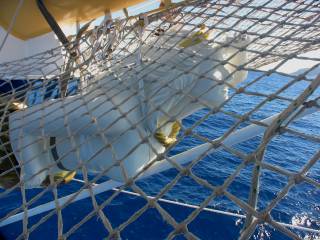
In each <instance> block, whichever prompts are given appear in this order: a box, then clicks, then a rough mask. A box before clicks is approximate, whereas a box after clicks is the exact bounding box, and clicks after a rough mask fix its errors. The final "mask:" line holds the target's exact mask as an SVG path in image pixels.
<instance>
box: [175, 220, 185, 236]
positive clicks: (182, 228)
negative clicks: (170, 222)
mask: <svg viewBox="0 0 320 240" xmlns="http://www.w3.org/2000/svg"><path fill="white" fill-rule="evenodd" d="M174 232H175V234H177V235H180V234H184V233H186V232H188V228H187V225H186V224H185V223H183V222H182V223H179V224H178V225H177V226H176V227H175V231H174Z"/></svg>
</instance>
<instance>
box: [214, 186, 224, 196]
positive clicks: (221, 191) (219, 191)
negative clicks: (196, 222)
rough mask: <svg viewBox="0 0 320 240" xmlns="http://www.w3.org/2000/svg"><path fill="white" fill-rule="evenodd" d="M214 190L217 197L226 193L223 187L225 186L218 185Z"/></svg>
mask: <svg viewBox="0 0 320 240" xmlns="http://www.w3.org/2000/svg"><path fill="white" fill-rule="evenodd" d="M214 191H215V194H216V196H217V197H218V196H221V195H223V194H224V188H223V186H218V187H216V189H215V190H214Z"/></svg>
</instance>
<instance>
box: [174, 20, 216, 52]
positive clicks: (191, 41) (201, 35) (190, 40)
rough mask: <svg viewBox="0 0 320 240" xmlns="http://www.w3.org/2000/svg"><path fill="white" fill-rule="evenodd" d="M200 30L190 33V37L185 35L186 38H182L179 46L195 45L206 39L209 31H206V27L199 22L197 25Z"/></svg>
mask: <svg viewBox="0 0 320 240" xmlns="http://www.w3.org/2000/svg"><path fill="white" fill-rule="evenodd" d="M199 28H200V30H199V31H198V32H196V33H194V34H192V35H191V36H190V37H187V38H186V39H184V40H182V41H181V42H180V44H179V47H181V48H187V47H191V46H194V45H197V44H199V43H201V42H203V41H204V40H208V39H209V36H210V33H209V31H207V28H206V27H205V25H204V24H201V25H200V26H199Z"/></svg>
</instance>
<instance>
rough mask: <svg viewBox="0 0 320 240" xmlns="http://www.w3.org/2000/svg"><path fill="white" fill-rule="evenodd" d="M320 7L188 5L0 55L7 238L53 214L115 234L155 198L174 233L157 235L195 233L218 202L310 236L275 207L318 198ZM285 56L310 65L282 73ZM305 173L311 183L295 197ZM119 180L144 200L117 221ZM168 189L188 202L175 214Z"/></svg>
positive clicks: (249, 225)
mask: <svg viewBox="0 0 320 240" xmlns="http://www.w3.org/2000/svg"><path fill="white" fill-rule="evenodd" d="M319 10H320V6H319V3H317V1H270V0H268V1H254V0H250V1H187V2H185V3H181V4H178V5H177V6H173V7H172V8H170V9H167V10H165V11H162V12H159V13H154V14H152V15H149V16H148V15H146V14H145V15H141V16H139V17H131V18H128V19H124V20H115V21H112V22H111V21H104V22H102V23H101V25H100V26H98V27H96V28H94V29H93V30H90V31H86V32H84V33H83V35H82V36H81V37H80V38H79V39H74V41H73V42H72V43H71V45H70V46H64V47H63V46H62V47H58V48H55V49H52V50H50V51H47V52H44V53H40V54H37V55H34V56H31V57H28V58H26V59H19V60H17V61H13V62H8V63H4V64H1V65H0V79H1V86H5V87H6V88H4V87H3V88H1V89H4V90H3V93H2V94H1V96H0V97H1V98H0V99H1V111H2V117H1V165H0V167H1V174H0V176H1V177H0V178H1V185H2V187H4V188H5V189H3V190H2V191H1V193H0V196H1V198H2V201H6V199H11V198H17V199H19V200H18V201H19V203H12V205H10V207H8V209H6V210H4V211H5V213H4V214H3V215H2V218H1V220H0V221H1V222H2V225H1V226H4V225H6V224H9V223H12V222H15V221H17V220H14V219H19V220H22V223H23V224H22V225H23V227H22V229H21V232H19V233H17V235H15V236H14V237H15V238H18V239H22V238H28V237H29V236H30V237H32V234H33V233H34V232H35V231H36V230H37V228H39V227H41V225H42V224H45V223H46V222H49V221H50V219H51V218H52V216H56V222H55V223H56V225H57V231H56V234H57V235H56V236H57V238H59V239H65V238H69V237H72V235H74V234H76V233H77V231H79V229H81V228H82V227H83V226H85V225H86V223H87V222H88V221H90V220H91V219H92V218H94V217H95V216H97V217H98V218H99V222H100V223H101V224H102V225H103V227H104V229H105V230H106V233H105V235H106V236H107V238H109V239H117V238H120V237H121V236H122V235H123V233H124V232H126V230H127V229H128V228H130V225H132V224H134V222H136V221H139V218H140V219H141V218H143V217H144V215H145V214H146V213H147V212H149V211H151V209H152V210H155V211H156V215H157V216H159V218H160V219H162V221H163V222H165V223H166V226H167V228H168V229H169V230H168V231H167V232H165V233H164V235H163V238H168V239H173V238H175V237H177V236H179V235H181V236H184V237H185V238H187V239H198V238H202V236H203V235H201V231H199V230H198V229H197V228H195V227H194V225H193V224H194V222H196V221H198V220H199V216H200V215H201V214H202V213H203V212H205V211H210V209H211V210H212V209H213V207H212V206H213V205H215V204H216V203H217V204H219V203H220V200H221V199H225V200H224V201H225V202H228V204H229V205H227V206H226V207H225V208H222V210H224V212H227V213H229V214H233V213H235V211H237V210H239V211H241V213H242V214H243V215H244V216H245V220H244V221H243V222H242V224H241V228H240V227H239V228H237V232H238V233H239V238H240V239H247V238H250V237H251V236H252V235H253V234H257V232H259V229H260V227H261V226H264V225H267V226H269V227H271V228H272V229H274V230H273V231H275V233H274V234H277V233H278V234H280V233H281V234H284V235H287V236H288V237H291V238H293V239H299V238H303V237H314V238H316V237H317V236H319V223H317V222H316V220H313V222H312V227H310V228H307V227H308V226H307V227H306V226H304V225H303V224H301V225H303V226H300V225H299V223H298V224H296V225H295V226H293V227H296V228H293V227H292V224H291V222H290V221H291V220H292V219H297V218H299V216H300V215H299V213H292V212H290V213H288V214H289V215H290V214H291V215H290V216H286V217H285V218H286V222H285V223H287V224H289V225H284V224H283V222H282V219H281V217H278V212H279V208H281V207H282V206H286V204H289V203H286V197H287V198H289V197H290V199H292V198H294V197H293V196H299V197H300V198H301V200H299V201H300V202H299V211H307V210H309V209H310V208H315V207H314V206H316V200H315V199H316V192H317V191H319V187H320V185H319V180H318V179H317V173H318V172H319V170H318V169H319V161H318V160H319V157H320V152H319V142H320V136H319V125H317V124H316V123H314V122H313V121H316V119H317V118H318V117H319V114H318V113H316V112H317V111H318V110H319V104H320V100H319V97H320V92H319V88H318V86H319V84H320V77H319V75H317V74H316V72H317V69H319V65H320V59H319V57H318V56H317V55H316V54H308V53H309V52H310V51H315V50H318V49H319V48H320V39H319V32H320V29H319V28H320V21H319V17H320V15H319ZM74 38H76V37H74ZM70 49H72V50H75V51H76V53H77V54H76V55H75V56H71V55H72V54H70V52H71V51H70ZM292 59H295V60H297V59H298V60H304V61H306V62H308V61H313V62H314V64H313V66H312V67H311V68H308V69H306V70H305V71H301V72H298V73H292V74H289V73H283V72H281V71H280V69H281V67H282V66H283V65H285V64H288V62H290V61H292ZM269 64H271V65H269ZM266 66H268V67H266ZM17 80H21V81H22V84H21V86H19V87H16V86H15V85H14V84H16V83H17V82H16V81H17ZM63 85H64V86H67V90H66V96H62V94H61V92H62V88H63ZM310 113H312V114H311V115H308V114H310ZM275 114H276V115H275ZM307 115H308V116H307ZM304 116H306V117H305V118H302V117H304ZM215 123H216V124H215ZM302 123H304V124H308V125H310V126H312V127H313V128H312V130H310V131H308V130H307V129H304V128H303V127H301V124H302ZM219 124H220V125H221V126H219ZM299 141H300V142H301V143H302V142H303V143H305V144H307V146H308V148H307V149H304V148H302V147H301V146H299ZM291 145H292V147H291ZM186 146H187V147H186ZM282 146H289V149H290V150H291V151H290V153H287V152H285V151H286V150H285V148H284V147H282ZM301 152H303V154H301ZM288 154H290V155H292V156H293V157H292V158H294V159H297V161H293V160H292V158H288V157H286V156H287V155H288ZM213 162H216V165H214V164H213ZM219 164H220V165H219ZM226 165H229V166H226ZM293 165H294V166H293ZM214 166H215V167H214ZM218 166H219V167H220V168H225V171H221V170H220V169H219V167H218ZM168 169H171V170H170V172H169V173H168V171H165V170H168ZM160 172H161V174H158V175H157V176H153V175H154V174H156V173H160ZM155 177H159V178H163V180H158V182H157V181H155V180H154V179H155ZM74 178H76V179H74ZM79 178H81V180H79ZM150 179H151V180H150ZM277 179H281V181H280V180H279V182H277V183H275V182H274V181H277ZM148 181H149V182H148ZM150 184H154V187H153V188H150V187H149V188H148V185H150ZM241 184H242V185H241ZM239 185H240V186H242V187H241V191H236V190H237V186H239ZM270 185H271V186H273V185H275V186H274V188H272V187H270ZM301 185H303V186H304V185H307V187H306V189H310V191H311V192H312V191H313V192H315V193H314V194H310V195H308V198H307V199H306V198H305V197H304V196H305V195H304V191H305V190H304V189H303V187H301ZM103 187H104V188H105V189H104V190H99V189H102V188H103ZM34 188H37V189H36V190H34ZM187 188H190V189H192V190H193V191H195V192H196V191H200V192H201V193H202V194H201V196H199V195H196V197H195V199H194V198H193V197H191V196H188V194H187V193H188V192H187V191H186V189H187ZM106 190H109V192H108V193H107V194H102V195H101V196H102V197H100V196H97V194H99V193H101V192H104V191H106ZM128 190H129V191H130V194H135V196H137V197H139V198H141V199H142V200H143V201H144V202H143V203H144V204H142V205H141V207H139V208H137V209H135V211H134V212H133V213H132V215H130V216H127V217H126V219H123V220H122V221H120V222H119V221H115V220H113V217H112V216H110V215H109V214H108V212H107V209H108V208H109V207H110V205H112V204H113V203H115V202H117V199H118V198H119V197H120V196H121V194H123V193H124V192H126V191H128ZM179 191H181V192H179ZM184 191H185V192H184ZM272 191H275V192H273V193H272V194H269V195H267V193H270V192H272ZM71 192H73V193H74V194H73V195H70V196H67V193H71ZM186 192H187V193H186ZM293 192H294V195H290V194H292V193H293ZM51 193H52V194H51ZM48 195H50V196H49V197H48ZM61 196H65V198H64V199H61ZM82 196H83V197H82ZM84 196H87V197H89V200H88V201H89V204H90V206H91V207H92V209H91V211H89V212H88V213H86V214H85V215H84V216H82V218H81V219H79V220H78V221H75V222H71V223H70V219H68V213H67V211H66V212H65V209H68V208H70V207H72V206H73V205H75V204H80V202H77V201H78V200H80V199H82V198H84ZM301 196H302V197H301ZM43 198H44V199H47V200H48V199H49V201H50V200H52V202H50V203H49V204H48V205H45V204H44V203H43ZM179 198H182V199H181V201H173V200H174V199H179ZM262 198H263V199H262ZM219 199H220V200H219ZM163 201H169V202H170V201H172V202H173V203H172V204H185V203H184V202H187V203H189V205H188V207H190V206H192V208H191V209H192V211H189V212H188V213H189V214H187V215H186V216H185V217H184V218H183V219H182V220H181V219H179V217H177V216H176V215H175V213H174V211H172V210H170V209H169V208H167V207H166V206H165V205H164V203H163ZM73 202H74V203H73ZM40 203H41V204H40ZM49 205H50V206H49ZM35 206H38V207H35ZM301 206H304V207H301ZM186 207H187V206H186ZM228 208H230V209H228ZM34 209H36V210H34ZM316 211H317V210H314V211H313V212H312V217H314V218H315V219H317V216H318V215H317V214H318V213H317V212H316ZM38 213H42V215H41V217H40V218H38V219H37V221H34V220H33V218H34V217H33V215H36V214H38ZM243 215H241V216H243ZM215 217H218V216H215ZM238 217H239V216H238ZM65 222H67V224H66V223H65ZM290 224H291V225H290ZM65 225H68V227H67V228H66V227H65ZM9 226H10V225H9ZM299 227H300V228H299ZM217 231H218V230H217ZM125 234H128V233H125ZM126 236H128V235H126Z"/></svg>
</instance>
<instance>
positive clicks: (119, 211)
mask: <svg viewBox="0 0 320 240" xmlns="http://www.w3.org/2000/svg"><path fill="white" fill-rule="evenodd" d="M259 76H261V73H259V72H250V73H249V76H248V79H247V80H246V82H245V83H244V84H247V83H248V82H252V81H253V80H254V79H256V78H257V77H259ZM290 80H291V78H289V77H284V76H283V75H280V74H272V75H270V76H266V77H262V79H261V80H260V81H258V82H257V83H254V84H252V85H251V86H250V87H249V88H248V89H247V90H248V91H251V92H258V93H261V94H260V96H253V95H250V96H249V95H245V94H240V95H237V96H235V97H234V98H233V99H232V100H231V101H230V102H229V103H228V104H227V105H226V106H224V108H223V109H224V110H225V111H228V112H233V113H238V114H243V113H246V112H248V111H250V110H252V109H253V108H254V107H255V106H256V105H257V104H258V103H260V102H261V101H263V100H264V99H265V97H264V96H263V94H271V93H274V92H275V91H276V90H278V89H280V88H281V87H283V86H284V85H285V84H287V83H288V82H289V81H290ZM309 83H310V82H308V81H299V82H297V83H296V84H294V85H293V86H291V87H289V88H288V89H286V90H285V91H283V92H282V93H281V94H280V95H281V96H284V97H287V98H295V97H297V96H298V95H299V94H300V93H301V91H302V90H303V89H304V88H305V87H306V86H307V85H308V84H309ZM37 94H38V93H37ZM39 94H40V93H39ZM231 94H232V92H230V95H231ZM40 95H41V94H40ZM319 96H320V89H318V90H317V91H316V92H315V93H314V94H313V95H312V96H311V98H310V99H314V98H316V97H319ZM29 97H30V99H31V100H30V101H33V103H34V104H35V103H36V100H35V99H39V97H36V96H29ZM32 97H33V100H32ZM286 106H288V102H287V101H285V100H273V101H271V102H268V103H267V104H265V105H263V106H262V108H261V109H259V110H258V111H256V112H254V113H253V114H252V115H251V119H255V120H261V119H264V118H266V117H269V116H271V115H273V114H276V113H278V112H280V111H281V110H283V109H285V108H286ZM207 112H208V110H207V109H203V110H201V111H199V112H197V113H195V114H193V115H192V116H189V117H188V118H186V119H184V120H183V125H184V126H185V127H189V126H191V125H192V124H194V123H195V122H196V121H197V120H199V119H200V118H201V117H202V116H204V115H205V114H206V113H207ZM235 121H236V120H235V119H234V118H232V117H231V116H229V115H226V114H223V113H217V114H214V115H211V116H210V117H209V118H208V119H207V120H206V121H205V122H204V123H202V124H200V125H199V126H198V127H197V128H195V130H194V131H195V132H196V133H197V134H199V135H201V136H203V137H206V138H209V139H215V138H217V137H219V136H221V135H222V134H223V133H225V132H226V131H227V130H228V129H229V128H230V127H231V126H232V125H233V124H234V123H235ZM246 125H248V123H244V124H242V125H241V126H240V127H244V126H246ZM290 128H292V129H295V130H298V131H301V132H303V133H307V134H310V135H314V136H317V137H319V136H320V112H317V113H313V114H311V115H308V116H306V117H304V118H302V119H300V120H297V121H295V122H294V123H292V124H291V125H290ZM260 140H261V136H257V137H255V138H253V139H251V140H248V141H246V142H243V143H241V144H238V145H236V146H235V147H236V149H238V150H239V151H242V152H243V153H250V152H253V151H254V150H255V149H256V147H257V146H258V145H259V143H260ZM201 143H202V142H201V141H199V140H197V139H195V138H192V137H188V138H185V139H184V140H183V141H182V142H181V143H180V144H179V145H178V146H176V147H175V149H173V150H172V151H171V152H170V155H175V154H177V153H180V152H183V151H185V150H188V149H190V148H192V147H194V146H197V145H199V144H201ZM319 149H320V143H319V142H312V141H309V140H306V139H304V138H302V137H297V136H295V135H292V134H288V133H284V134H282V135H280V136H277V137H275V138H273V140H272V141H271V142H270V144H269V145H268V147H267V152H266V154H265V159H264V161H265V162H268V163H271V164H274V165H276V166H279V167H282V168H284V169H286V170H289V171H293V172H296V171H298V170H299V169H301V167H302V166H303V165H304V164H305V163H306V162H307V161H308V160H309V159H310V158H311V157H312V156H313V155H314V154H315V153H316V152H317V151H319ZM239 164H240V159H238V158H237V157H235V156H234V155H232V154H230V153H228V152H227V151H225V150H220V151H217V152H215V153H212V154H210V155H208V156H206V157H205V158H204V159H202V160H201V161H200V162H198V163H197V164H196V165H195V166H194V167H193V173H194V174H195V175H197V176H198V177H201V178H203V179H205V180H206V181H208V182H209V183H211V184H213V185H219V184H222V183H223V181H224V180H225V179H226V178H227V177H228V176H229V175H230V174H232V173H233V172H234V170H235V168H236V167H237V166H238V165H239ZM251 171H252V167H250V166H249V167H247V168H245V169H244V170H242V171H241V173H240V175H239V176H238V177H237V178H236V179H235V181H234V182H233V183H232V184H231V185H230V187H229V188H228V191H229V192H231V193H232V194H234V195H235V196H237V197H238V198H240V199H242V200H243V201H246V200H247V199H248V193H249V187H250V181H251V180H250V179H251ZM176 174H177V170H174V169H171V170H168V171H165V172H163V173H160V174H157V175H154V176H152V177H149V178H147V179H145V180H143V181H138V182H137V185H138V186H139V187H140V188H141V189H142V190H143V191H144V192H145V193H146V194H148V195H150V196H154V195H156V194H157V193H159V191H160V190H161V189H162V188H163V187H164V186H165V185H166V184H168V183H169V182H170V181H171V180H172V179H173V178H174V177H175V176H176ZM308 176H309V177H311V178H313V179H314V180H315V181H318V182H320V162H319V161H318V162H317V163H316V164H315V166H314V167H313V168H312V169H311V171H310V172H309V173H308ZM77 177H78V178H81V176H77ZM104 180H106V178H103V179H101V180H99V182H102V181H104ZM287 181H288V179H287V178H286V177H284V176H282V175H279V174H276V173H274V172H271V171H267V170H263V171H262V175H261V189H260V194H259V201H258V208H259V209H264V208H265V207H266V206H267V205H268V204H269V203H270V201H271V200H272V199H274V198H275V197H276V194H277V193H278V192H279V191H280V190H281V189H282V188H283V187H284V186H285V184H286V183H287ZM80 187H81V183H79V182H71V183H70V184H67V185H64V186H61V188H60V189H59V193H58V194H59V196H65V195H68V194H71V193H73V192H75V191H77V189H79V188H80ZM127 190H131V189H127ZM40 192H41V190H40V189H35V190H30V191H27V196H26V197H27V199H31V198H32V196H35V195H36V194H38V193H40ZM112 193H113V191H109V192H105V193H102V194H99V195H97V196H96V200H97V202H98V203H102V202H104V201H105V200H106V199H107V198H108V197H109V196H111V194H112ZM210 193H211V192H210V190H208V189H207V188H205V187H203V186H200V185H199V184H198V183H196V182H195V181H194V180H192V179H191V178H190V177H183V178H181V179H180V180H179V181H178V182H177V184H175V185H174V186H173V188H172V189H171V190H170V191H169V192H167V193H166V194H164V196H163V198H165V199H170V200H174V201H179V202H183V203H189V204H195V205H199V204H200V203H201V202H202V201H204V199H206V197H208V196H209V194H210ZM52 199H53V193H52V192H51V191H50V190H49V191H48V192H47V193H46V194H44V195H43V196H42V197H41V198H40V199H38V200H37V201H36V202H35V203H34V204H32V206H31V207H34V206H37V205H39V204H41V203H45V202H47V201H50V200H52ZM0 202H1V205H0V217H3V216H5V214H6V213H8V212H10V211H12V210H14V209H16V208H17V207H20V206H21V204H22V201H21V192H20V191H19V190H16V191H13V192H11V193H10V194H9V195H7V196H5V197H4V198H2V199H1V200H0ZM145 204H146V201H145V200H144V199H143V198H141V197H137V196H133V195H129V194H126V193H121V194H119V195H118V196H117V197H116V198H115V199H114V200H112V201H111V203H110V204H109V205H108V206H107V207H106V208H104V209H103V212H104V213H105V214H106V216H107V217H108V219H109V220H110V222H111V224H112V226H113V227H114V228H116V227H117V226H119V225H120V224H122V223H123V222H125V221H126V220H127V219H129V217H130V216H131V215H132V214H133V213H134V212H136V211H137V210H139V209H140V208H142V207H143V206H144V205H145ZM159 204H160V206H161V207H162V208H163V209H165V210H166V211H167V212H168V213H169V214H170V215H171V216H172V217H173V218H174V219H175V220H176V221H177V222H181V221H183V220H184V219H185V218H186V217H187V216H188V215H189V214H190V213H191V212H192V210H193V209H190V208H188V207H183V206H177V205H173V204H170V203H163V202H159ZM208 207H210V208H215V209H219V210H225V211H230V212H234V213H242V214H244V212H243V211H242V210H241V208H240V207H239V206H237V205H236V204H234V203H233V202H231V201H230V200H228V199H227V198H226V197H218V198H216V199H214V200H212V201H211V202H210V204H209V206H208ZM92 210H93V206H92V202H91V199H90V198H88V199H85V200H81V201H79V202H77V203H74V204H71V205H69V206H68V207H66V208H65V209H63V210H62V216H63V231H64V232H68V231H69V230H70V229H71V228H72V227H73V226H74V225H75V224H76V223H78V222H79V221H85V223H84V224H82V225H81V226H80V227H79V228H77V229H76V231H75V232H74V233H73V234H71V235H70V237H69V238H70V239H104V238H105V237H106V236H108V232H107V230H106V229H105V227H104V226H103V223H102V221H101V220H100V219H99V218H98V217H97V215H93V216H92V217H90V218H88V219H86V218H85V217H86V216H87V214H89V213H90V212H91V211H92ZM46 214H47V213H44V214H41V215H38V216H35V217H32V218H30V219H29V223H28V224H29V228H31V227H32V225H34V224H36V223H37V222H38V221H39V220H40V219H41V218H42V217H44V216H45V215H46ZM271 215H272V217H273V218H274V219H275V220H277V221H281V222H285V223H290V224H295V225H299V226H305V227H310V228H314V229H318V230H319V229H320V190H319V189H316V188H315V187H313V186H311V185H309V184H306V183H301V184H299V185H296V186H295V187H293V188H292V189H291V190H290V192H289V194H288V195H287V196H286V197H285V198H284V199H282V200H281V201H280V203H279V204H278V205H277V206H276V207H275V208H274V209H273V210H272V212H271ZM243 223H244V221H243V220H242V219H240V218H237V217H230V216H225V215H221V214H216V213H212V212H208V211H202V212H201V213H200V214H199V215H198V216H197V217H196V218H195V220H194V221H192V222H191V223H190V224H189V225H188V229H189V231H190V232H192V233H193V234H194V235H196V236H197V237H199V238H200V239H237V237H238V235H239V232H240V230H241V228H242V226H243ZM172 230H173V228H172V227H171V226H170V224H168V223H166V222H165V221H164V220H163V219H162V217H161V215H160V214H159V212H158V211H157V210H156V209H153V208H151V209H148V210H147V211H146V212H144V213H143V214H142V215H141V216H140V217H139V218H137V219H136V220H135V221H134V222H133V223H131V224H130V225H129V226H127V227H126V228H124V230H122V231H121V238H122V239H130V240H131V239H132V240H134V239H137V240H144V239H146V240H149V239H155V240H156V239H165V238H166V237H167V235H168V234H169V233H170V232H171V231H172ZM0 232H1V234H2V236H3V237H4V238H5V239H15V238H16V237H17V236H19V235H20V234H21V232H22V223H21V222H17V223H14V224H10V225H7V226H5V227H2V228H0ZM294 232H295V233H297V234H299V235H300V236H301V237H302V238H305V239H319V238H320V236H319V235H317V234H314V233H305V232H302V231H297V230H294ZM56 238H57V216H56V215H53V216H52V217H50V218H49V219H48V220H47V221H45V222H44V223H42V224H40V225H39V226H38V227H36V228H35V229H34V230H33V231H32V232H31V234H30V239H39V240H43V239H46V240H50V239H56ZM175 239H184V237H183V236H181V235H180V236H177V237H176V238H175ZM252 239H289V238H288V237H287V236H285V235H284V234H282V233H281V232H279V231H277V230H275V229H273V228H272V227H269V226H267V225H260V226H259V227H258V228H257V230H256V231H255V233H254V236H253V237H252Z"/></svg>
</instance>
